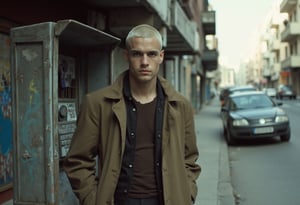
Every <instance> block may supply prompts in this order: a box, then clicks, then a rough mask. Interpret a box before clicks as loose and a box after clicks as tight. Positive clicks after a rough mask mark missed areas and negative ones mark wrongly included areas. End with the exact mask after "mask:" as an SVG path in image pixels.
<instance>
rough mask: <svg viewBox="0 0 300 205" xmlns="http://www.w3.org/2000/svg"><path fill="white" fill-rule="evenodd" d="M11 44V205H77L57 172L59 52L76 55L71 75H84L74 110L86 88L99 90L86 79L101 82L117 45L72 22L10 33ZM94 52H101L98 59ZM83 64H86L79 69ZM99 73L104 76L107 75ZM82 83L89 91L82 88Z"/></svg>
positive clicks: (67, 183) (94, 30)
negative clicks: (73, 70) (76, 71)
mask: <svg viewBox="0 0 300 205" xmlns="http://www.w3.org/2000/svg"><path fill="white" fill-rule="evenodd" d="M79 37H80V38H79ZM11 39H12V43H11V45H12V52H11V63H12V72H13V74H12V88H13V90H14V94H13V128H14V129H13V130H14V131H13V143H14V154H13V156H14V204H15V205H19V204H20V205H21V204H22V205H26V204H28V205H29V204H30V205H34V204H36V205H43V204H45V205H46V204H47V205H59V204H61V205H77V204H79V203H78V200H77V198H76V197H75V195H74V194H73V192H72V189H71V186H70V184H69V181H68V179H67V177H66V175H65V173H64V172H63V170H62V168H61V167H60V163H61V160H62V159H63V156H64V155H65V154H66V153H63V154H62V153H61V149H60V145H62V143H60V136H59V134H60V133H59V130H60V128H61V126H62V123H61V122H58V119H59V118H58V111H59V110H58V109H59V104H61V102H59V100H60V99H59V98H58V83H59V80H58V79H59V78H58V75H59V72H58V71H59V69H58V66H59V65H58V62H59V56H60V51H61V50H64V51H68V50H72V52H73V51H74V50H75V51H78V52H77V53H78V54H77V55H76V61H77V62H78V67H76V69H81V70H80V72H79V73H84V72H87V75H82V76H88V78H91V79H82V78H83V77H82V76H80V78H78V79H77V80H78V81H83V83H82V84H80V83H79V82H78V83H76V86H77V87H76V89H77V92H78V93H79V92H81V95H79V94H78V95H74V97H73V98H72V103H71V104H72V105H75V104H77V105H78V104H79V103H78V102H79V101H80V99H79V98H80V96H82V95H83V94H84V93H85V92H88V91H89V87H93V88H94V89H96V88H97V87H99V85H97V84H96V83H97V80H96V79H92V78H96V77H97V76H98V75H99V76H105V75H101V73H100V72H101V69H99V66H102V67H103V65H105V66H106V67H109V65H108V63H109V58H108V54H107V53H109V51H110V50H109V49H112V48H113V47H114V46H116V45H118V43H119V42H120V39H118V38H115V37H113V36H111V35H109V34H106V33H104V32H102V31H98V30H96V29H94V28H91V27H89V26H86V25H84V24H82V23H79V22H76V21H73V20H63V21H59V22H57V23H54V22H45V23H40V24H34V25H29V26H24V27H18V28H14V29H12V30H11ZM63 47H68V49H64V48H63ZM100 50H103V51H107V52H103V53H101V52H99V51H100ZM89 51H91V52H89ZM82 52H84V53H85V55H82ZM95 54H101V55H103V56H104V55H106V57H105V58H101V57H100V56H101V55H100V56H99V55H95ZM72 55H74V53H72ZM99 57H100V58H99ZM77 58H78V59H77ZM74 59H75V57H74ZM96 59H106V60H107V62H103V61H100V62H99V63H96ZM88 61H91V62H92V64H89V66H87V67H80V66H79V65H81V64H83V63H88ZM100 64H101V65H100ZM104 71H105V72H108V69H104ZM89 73H91V74H92V73H93V74H95V73H97V75H96V76H95V75H91V74H89ZM106 76H107V75H106ZM88 80H90V82H93V83H94V84H95V85H94V84H93V85H89V87H87V85H88V84H87V83H86V82H87V81H88ZM98 82H99V81H98ZM100 86H101V85H100ZM75 114H76V113H75ZM75 120H76V118H73V121H72V122H70V123H71V124H68V123H69V122H64V123H66V124H63V125H64V127H70V126H68V125H72V123H74V121H75ZM68 130H70V129H68ZM71 130H74V129H71ZM71 134H72V133H71Z"/></svg>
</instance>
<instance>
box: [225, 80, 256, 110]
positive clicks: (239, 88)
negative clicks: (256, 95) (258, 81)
mask: <svg viewBox="0 0 300 205" xmlns="http://www.w3.org/2000/svg"><path fill="white" fill-rule="evenodd" d="M255 90H256V88H255V87H253V86H251V85H243V86H230V87H226V88H224V89H223V90H222V91H221V94H220V103H221V107H223V106H224V104H225V103H226V99H227V97H228V96H229V95H230V94H232V93H235V92H247V91H255Z"/></svg>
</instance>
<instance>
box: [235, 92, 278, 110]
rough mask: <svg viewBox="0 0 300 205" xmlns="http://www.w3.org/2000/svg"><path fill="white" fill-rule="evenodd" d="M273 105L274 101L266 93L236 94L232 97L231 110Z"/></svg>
mask: <svg viewBox="0 0 300 205" xmlns="http://www.w3.org/2000/svg"><path fill="white" fill-rule="evenodd" d="M274 106H275V104H274V102H273V101H272V100H271V99H270V98H269V97H268V96H266V95H244V96H237V97H234V98H233V99H232V103H231V109H232V110H242V109H254V108H265V107H274Z"/></svg>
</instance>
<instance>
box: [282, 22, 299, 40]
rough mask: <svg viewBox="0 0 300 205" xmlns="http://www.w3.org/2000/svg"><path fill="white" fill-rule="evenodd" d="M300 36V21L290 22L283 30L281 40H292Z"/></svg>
mask: <svg viewBox="0 0 300 205" xmlns="http://www.w3.org/2000/svg"><path fill="white" fill-rule="evenodd" d="M298 36H300V23H299V22H288V23H287V25H286V27H285V29H284V30H283V31H282V32H281V41H283V42H290V41H293V40H294V39H295V38H296V37H298Z"/></svg>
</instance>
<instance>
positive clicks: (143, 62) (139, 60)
mask: <svg viewBox="0 0 300 205" xmlns="http://www.w3.org/2000/svg"><path fill="white" fill-rule="evenodd" d="M130 46H131V48H130V49H128V50H126V52H125V55H126V58H127V60H128V63H129V71H130V75H131V77H132V78H133V79H134V80H136V81H137V82H140V83H142V82H144V83H145V82H149V81H151V80H153V79H156V76H157V75H158V71H159V65H160V64H161V63H162V61H163V58H164V51H163V50H160V44H159V42H158V40H157V39H155V38H133V39H132V40H131V43H130Z"/></svg>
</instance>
